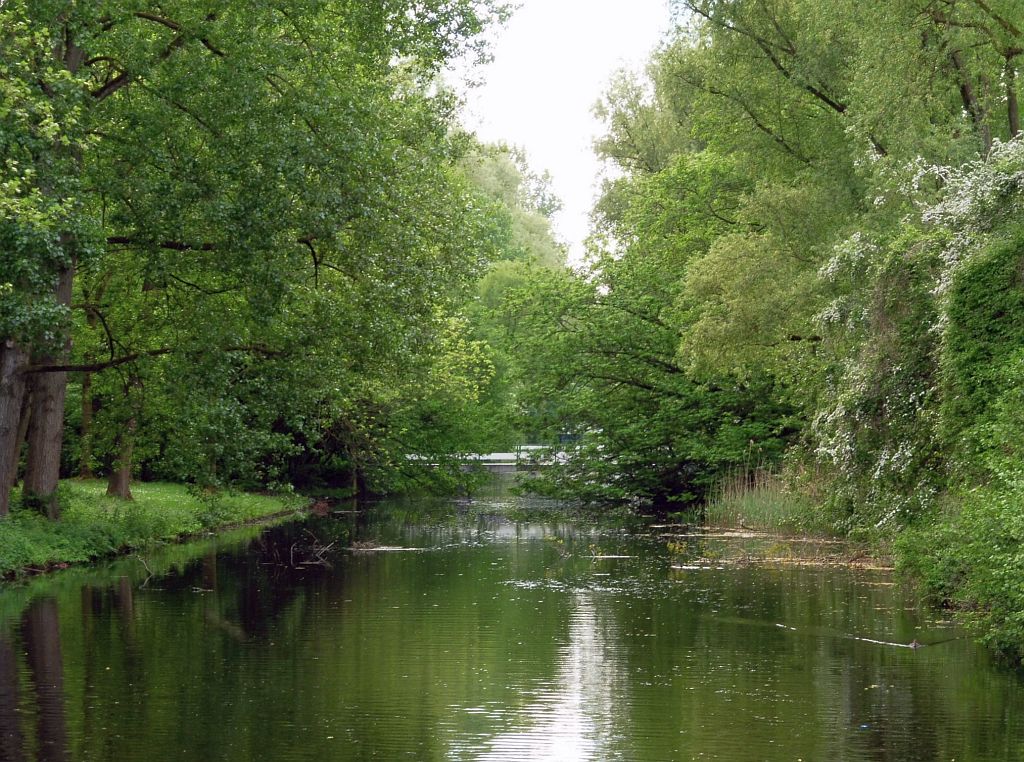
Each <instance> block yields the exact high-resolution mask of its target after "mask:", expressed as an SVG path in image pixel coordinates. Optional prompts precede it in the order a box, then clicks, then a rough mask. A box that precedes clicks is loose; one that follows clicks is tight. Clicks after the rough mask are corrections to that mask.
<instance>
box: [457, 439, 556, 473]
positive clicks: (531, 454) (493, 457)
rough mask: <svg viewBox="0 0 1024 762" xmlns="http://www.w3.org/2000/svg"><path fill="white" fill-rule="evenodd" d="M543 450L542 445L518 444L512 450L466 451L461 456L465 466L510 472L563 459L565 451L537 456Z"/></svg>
mask: <svg viewBox="0 0 1024 762" xmlns="http://www.w3.org/2000/svg"><path fill="white" fill-rule="evenodd" d="M545 450H550V448H549V447H545V446H544V445H519V446H518V447H516V449H515V450H514V451H513V452H489V453H486V454H483V453H467V454H466V455H464V456H463V457H462V460H463V461H464V462H465V464H466V466H467V467H472V466H481V467H483V468H484V469H485V470H487V471H490V472H491V473H493V474H511V473H515V472H516V471H527V470H531V469H535V468H543V467H544V466H548V465H551V464H552V463H559V462H562V461H563V460H564V459H565V453H563V452H557V453H554V454H552V455H548V456H547V457H544V458H542V459H541V458H539V457H538V456H540V455H541V453H542V452H543V451H545Z"/></svg>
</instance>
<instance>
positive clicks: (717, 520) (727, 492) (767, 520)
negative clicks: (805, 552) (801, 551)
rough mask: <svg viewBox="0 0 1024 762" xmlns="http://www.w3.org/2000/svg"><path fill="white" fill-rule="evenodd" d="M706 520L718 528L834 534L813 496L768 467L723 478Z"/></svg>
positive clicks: (712, 497)
mask: <svg viewBox="0 0 1024 762" xmlns="http://www.w3.org/2000/svg"><path fill="white" fill-rule="evenodd" d="M704 520H705V523H706V524H707V525H708V526H715V527H728V528H736V529H741V528H742V529H755V530H760V531H766V532H783V533H800V534H831V533H832V532H831V531H830V527H829V524H828V522H827V520H826V518H825V516H824V514H823V513H822V512H821V511H820V510H819V509H818V504H817V501H816V500H815V499H814V498H813V496H812V495H810V494H808V493H807V492H805V491H804V490H802V489H798V488H796V487H794V486H793V485H792V484H791V483H789V482H788V480H787V479H785V478H784V477H783V476H782V475H781V474H778V473H775V472H773V471H771V470H769V469H766V468H754V469H740V470H737V471H735V472H733V473H731V474H729V475H728V476H726V477H724V478H723V479H721V480H720V481H719V482H718V484H717V486H716V487H715V489H714V490H713V492H712V496H711V498H710V499H709V500H708V502H707V505H706V506H705V508H704Z"/></svg>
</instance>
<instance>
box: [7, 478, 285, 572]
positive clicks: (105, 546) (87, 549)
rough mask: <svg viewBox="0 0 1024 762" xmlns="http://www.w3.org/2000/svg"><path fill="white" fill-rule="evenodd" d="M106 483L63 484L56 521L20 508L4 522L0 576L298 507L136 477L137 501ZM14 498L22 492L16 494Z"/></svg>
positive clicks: (276, 498)
mask: <svg viewBox="0 0 1024 762" xmlns="http://www.w3.org/2000/svg"><path fill="white" fill-rule="evenodd" d="M105 489H106V485H105V483H104V482H101V481H79V480H69V481H65V482H62V483H61V486H60V492H59V495H60V500H61V505H62V506H63V513H62V517H61V520H60V521H59V522H56V523H54V522H51V521H48V520H47V519H45V518H43V517H42V516H40V515H39V514H37V513H35V512H34V511H30V510H27V509H24V508H15V509H13V510H12V511H11V513H10V515H9V516H8V517H7V518H5V519H2V520H0V576H2V577H11V576H15V575H17V574H19V573H23V572H33V571H44V570H47V569H50V568H54V567H61V566H65V565H68V564H75V563H83V562H87V561H92V560H94V559H97V558H101V557H104V556H110V555H114V554H117V553H122V552H125V551H127V550H131V549H133V548H140V547H144V546H147V545H151V544H153V543H156V542H169V541H174V540H178V539H180V538H182V537H185V536H188V535H194V534H198V533H200V532H204V531H209V530H212V529H217V528H223V527H227V526H234V525H237V524H241V523H245V522H249V521H253V520H257V519H261V518H264V517H267V516H271V515H274V514H278V513H281V512H282V511H288V510H298V509H299V508H300V507H301V506H302V505H303V504H304V502H305V501H304V500H303V499H302V498H301V497H298V496H295V495H257V494H252V493H227V492H225V493H218V494H215V495H197V494H195V493H194V492H192V491H190V490H189V488H188V487H187V486H185V485H181V484H167V483H136V484H133V485H132V494H133V495H134V496H135V500H133V501H123V500H119V499H117V498H111V497H107V496H106V494H105ZM12 497H13V500H12V502H14V503H15V504H17V503H18V502H19V495H18V494H17V492H15V494H14V495H12Z"/></svg>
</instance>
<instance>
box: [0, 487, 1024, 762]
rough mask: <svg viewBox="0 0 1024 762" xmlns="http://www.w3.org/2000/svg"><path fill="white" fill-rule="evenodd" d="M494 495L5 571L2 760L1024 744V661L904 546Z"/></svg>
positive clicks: (0, 652) (951, 748)
mask: <svg viewBox="0 0 1024 762" xmlns="http://www.w3.org/2000/svg"><path fill="white" fill-rule="evenodd" d="M505 500H507V499H505ZM535 507H536V506H535ZM497 513H498V511H497V509H496V507H495V506H494V505H493V504H489V503H487V502H486V501H481V502H480V503H476V504H474V505H472V506H469V507H467V506H465V505H463V506H462V507H461V513H460V516H459V517H458V518H456V519H453V518H452V517H451V515H450V514H451V511H450V510H448V511H447V512H440V513H439V512H437V511H426V510H421V509H419V508H417V506H416V505H415V504H413V505H410V504H408V503H405V504H392V505H389V506H381V507H380V508H379V509H378V510H376V511H374V512H372V513H369V514H362V515H359V516H355V515H349V514H346V515H344V516H339V517H337V518H335V519H317V520H314V521H312V522H310V523H309V524H307V525H306V526H291V527H281V528H277V529H274V530H271V531H269V532H267V533H266V534H264V535H263V536H262V537H260V538H259V539H256V540H249V541H247V542H246V543H245V547H244V548H235V549H227V548H221V549H220V550H219V551H218V550H217V549H216V548H214V547H212V546H211V547H208V548H204V549H200V550H199V551H195V552H193V556H194V557H193V558H189V557H188V555H187V552H186V551H185V550H184V549H173V551H172V553H173V554H179V557H172V558H170V559H163V560H161V559H160V558H158V557H157V556H148V557H147V559H146V564H145V565H143V564H142V563H141V562H139V561H138V560H133V559H125V560H124V561H122V562H120V563H119V564H117V565H115V566H113V567H111V568H110V569H109V570H108V571H106V572H103V571H101V570H99V571H90V572H76V573H70V574H60V575H55V576H53V577H50V578H47V579H44V580H39V581H38V582H36V583H34V585H32V586H29V587H21V588H14V589H11V590H8V591H6V592H5V593H2V594H0V762H4V761H6V760H30V759H54V760H57V759H61V760H107V759H109V760H119V761H120V760H125V761H127V762H130V761H131V760H139V761H140V762H152V760H153V759H154V750H155V749H159V750H161V752H160V754H161V756H160V758H162V759H174V760H196V761H198V760H203V761H204V762H205V761H206V760H221V759H223V760H245V759H268V760H285V761H286V762H287V761H288V760H309V759H316V760H368V759H387V760H391V759H419V760H490V761H494V762H498V761H507V762H510V761H512V760H516V761H519V760H531V761H533V760H559V761H561V760H565V761H567V762H571V761H572V760H578V761H580V762H582V761H588V762H589V761H591V760H594V761H603V760H677V759H678V760H688V759H725V760H747V759H750V760H756V759H766V760H775V759H779V760H783V759H797V758H803V759H806V760H853V761H861V760H894V761H896V760H898V761H900V762H903V761H904V760H937V759H958V760H1000V759H1008V760H1010V759H1020V758H1021V755H1020V750H1021V749H1022V748H1024V693H1022V682H1021V680H1020V678H1019V676H1018V675H1016V674H1013V673H1009V672H1006V671H1002V670H1000V669H999V668H998V667H996V666H994V665H993V664H992V663H991V662H990V661H989V660H988V657H987V656H986V655H985V654H984V653H983V652H982V651H980V650H979V649H977V648H976V647H974V646H973V645H971V644H970V643H969V642H968V641H967V640H964V639H955V638H958V637H959V636H960V633H959V631H957V630H955V628H952V626H951V625H950V624H949V623H948V622H944V621H942V620H941V617H940V616H939V615H938V614H936V613H934V612H930V611H927V610H923V609H919V608H917V607H916V606H914V605H912V599H911V598H909V597H908V595H907V593H906V592H905V591H904V590H903V589H902V588H901V587H899V586H898V585H894V584H893V580H892V578H891V577H890V575H889V574H888V573H886V572H881V571H853V570H848V569H818V568H762V567H758V566H749V565H748V566H744V565H731V564H725V563H723V562H722V561H721V559H722V558H724V557H725V556H726V555H727V554H728V551H729V548H730V545H729V543H730V542H731V541H728V540H724V539H720V538H719V539H708V538H701V537H691V538H684V539H679V538H676V540H675V541H674V542H673V547H672V548H671V549H669V548H668V543H667V541H666V539H665V538H662V537H658V536H657V533H654V532H650V533H635V532H634V533H630V532H626V531H624V530H623V529H621V528H615V527H600V526H593V525H587V524H580V523H572V522H567V521H565V520H564V518H560V517H558V516H557V514H555V513H552V514H551V515H550V516H549V517H548V518H546V519H544V520H540V521H531V522H521V523H516V522H512V521H508V520H505V519H503V518H501V517H500V516H498V515H496V514H497ZM332 542H334V543H336V545H335V546H334V547H333V548H332V549H331V550H330V551H329V552H325V551H324V550H323V549H324V548H325V547H327V546H329V545H330V544H331V543H332ZM351 542H356V543H357V547H358V548H359V549H358V550H344V549H343V548H344V547H345V546H346V545H348V544H350V543H351ZM382 546H383V547H384V548H387V547H404V548H416V549H417V551H416V552H394V551H387V550H382ZM717 566H722V567H723V568H715V567H717ZM144 567H145V568H144ZM147 569H151V570H153V571H156V572H158V573H157V574H155V575H154V576H152V577H150V576H149V575H148V572H147ZM915 638H916V639H917V640H919V641H921V642H927V643H933V644H934V645H932V646H929V647H927V648H923V649H920V650H917V651H915V650H912V649H909V648H905V647H902V646H904V645H905V644H907V643H909V642H910V641H911V640H912V639H915ZM951 638H953V639H951Z"/></svg>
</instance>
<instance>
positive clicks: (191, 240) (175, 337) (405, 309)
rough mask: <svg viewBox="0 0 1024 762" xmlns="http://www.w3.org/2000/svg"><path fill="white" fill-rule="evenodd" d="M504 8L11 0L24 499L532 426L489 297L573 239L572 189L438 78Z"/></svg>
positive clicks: (8, 25)
mask: <svg viewBox="0 0 1024 762" xmlns="http://www.w3.org/2000/svg"><path fill="white" fill-rule="evenodd" d="M504 14H505V9H504V8H503V7H502V6H501V5H500V4H498V3H490V2H483V3H480V2H475V1H474V2H470V1H469V0H428V1H427V2H419V1H417V2H411V1H409V2H406V1H405V0H395V1H394V2H391V1H390V0H389V2H383V3H348V2H322V1H321V0H316V1H315V2H312V1H309V2H307V1H305V0H299V1H298V2H289V3H276V4H274V3H271V4H266V3H263V4H260V3H257V4H253V3H243V2H233V1H232V0H222V1H218V2H199V1H198V0H172V1H171V2H165V3H161V4H159V5H154V4H152V3H146V2H141V0H140V1H138V2H122V1H121V0H118V1H117V2H112V1H111V2H89V3H84V2H81V3H79V2H71V3H68V2H64V1H63V0H61V1H60V2H49V1H47V0H43V1H42V2H37V1H36V0H32V2H29V1H28V0H11V1H10V2H5V3H3V4H2V5H0V61H2V64H0V166H2V172H3V174H2V182H0V517H2V516H4V515H6V514H7V513H8V511H9V507H10V499H11V495H12V494H13V493H12V491H11V488H12V485H15V484H21V486H22V492H21V494H22V497H21V498H19V501H20V502H22V503H24V505H25V506H26V507H28V508H34V509H39V510H40V511H42V512H43V513H45V514H46V515H47V516H48V517H49V518H51V519H56V518H58V517H59V516H60V513H61V505H60V502H61V501H60V495H61V493H60V492H59V491H58V489H57V486H58V479H59V478H61V477H67V476H75V475H80V476H90V475H93V474H96V475H99V476H102V477H105V478H106V479H107V481H108V491H109V493H110V494H111V495H114V496H118V497H121V498H123V499H128V498H130V497H131V495H132V480H133V479H137V478H139V477H142V478H143V480H146V481H150V480H154V479H167V480H173V481H177V482H188V483H194V484H198V485H201V486H203V487H205V488H217V487H220V486H227V485H240V486H243V487H245V486H254V487H259V488H261V489H263V488H266V487H273V486H274V485H275V484H278V483H293V484H295V485H296V486H299V487H310V488H313V487H315V488H317V489H327V488H334V489H338V490H342V491H345V492H360V493H365V492H370V491H386V490H393V489H400V488H407V487H409V486H411V485H414V484H419V483H420V482H423V481H426V482H431V483H437V482H441V483H451V482H452V481H453V480H456V479H458V478H461V477H460V476H459V471H458V469H457V468H454V467H452V468H445V467H443V466H444V464H445V462H446V461H445V457H444V456H446V455H448V454H450V453H451V452H452V451H453V450H455V449H474V448H476V447H480V446H486V445H487V443H488V441H490V440H494V439H499V440H503V441H505V440H508V438H509V437H510V436H514V435H513V434H512V433H511V429H510V428H509V427H510V425H511V424H510V423H507V422H508V421H509V420H510V419H509V417H508V416H507V415H505V413H504V409H505V407H504V404H505V403H504V402H502V399H503V398H502V397H501V394H500V387H501V383H502V382H501V378H502V368H501V367H500V366H501V358H500V356H499V355H500V352H498V351H497V350H495V349H493V348H491V347H489V346H488V345H487V343H486V341H485V338H486V332H487V331H486V325H485V323H486V320H485V319H484V318H483V317H481V314H482V313H479V310H478V306H477V305H478V303H479V293H478V292H479V289H480V288H482V286H481V279H486V277H487V273H488V272H490V270H491V269H492V268H497V267H504V268H505V269H506V270H508V269H509V268H514V267H519V266H522V267H526V266H527V263H528V262H532V261H536V262H546V263H547V264H548V265H551V264H553V263H558V262H560V261H561V256H562V255H561V250H560V249H559V247H558V246H557V245H555V244H554V243H553V240H552V238H551V235H550V230H549V227H548V223H547V218H546V215H548V214H550V213H551V211H552V210H553V207H552V205H551V203H550V199H549V194H547V192H546V190H545V184H544V181H543V178H538V177H533V176H532V175H531V176H529V177H528V176H527V175H528V174H529V173H528V172H527V175H524V174H523V173H524V171H525V165H524V163H523V162H522V161H521V160H520V159H517V158H511V154H510V153H509V152H508V151H507V150H503V149H497V148H493V149H492V148H487V147H481V146H478V145H476V143H475V141H474V140H473V138H472V137H471V136H468V135H466V134H465V133H464V132H463V131H461V130H460V129H459V128H458V125H457V124H456V122H455V120H454V116H455V109H456V106H457V104H456V102H455V99H454V98H453V97H452V96H451V95H450V94H449V93H448V92H447V91H446V90H445V88H444V87H442V86H440V85H439V84H438V73H439V71H440V69H441V68H442V67H443V66H444V65H445V63H446V62H448V61H449V60H451V59H452V58H453V57H454V56H458V55H466V54H469V55H473V54H474V52H476V53H481V54H482V53H483V50H482V48H481V43H480V33H481V32H482V30H483V29H484V28H485V26H486V25H487V24H489V23H491V22H492V21H495V20H497V19H500V18H501V17H502V16H503V15H504ZM520 186H522V187H520ZM528 189H530V190H528ZM490 420H496V421H498V424H496V425H494V426H491V425H489V424H488V423H487V421H490ZM501 421H506V423H501ZM499 424H500V425H499ZM456 443H460V444H459V446H458V447H456ZM408 454H418V455H421V456H423V457H427V458H429V459H430V460H432V461H434V462H441V464H442V467H440V468H437V469H433V470H428V469H423V468H422V467H421V466H416V467H410V463H409V460H408V458H407V455H408ZM424 486H431V484H427V485H424Z"/></svg>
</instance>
